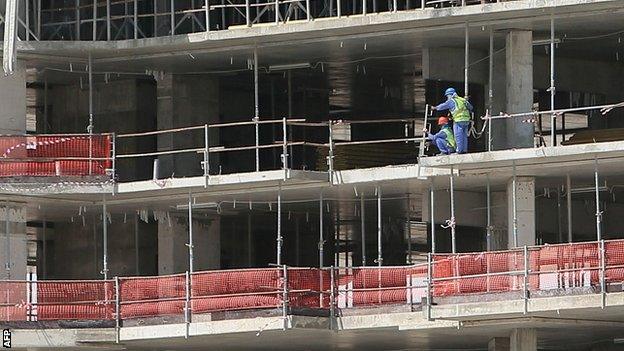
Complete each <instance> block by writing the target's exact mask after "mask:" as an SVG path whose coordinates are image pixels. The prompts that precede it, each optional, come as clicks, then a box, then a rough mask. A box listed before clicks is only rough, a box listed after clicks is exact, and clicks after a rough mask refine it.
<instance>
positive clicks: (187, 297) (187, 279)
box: [184, 271, 191, 339]
mask: <svg viewBox="0 0 624 351" xmlns="http://www.w3.org/2000/svg"><path fill="white" fill-rule="evenodd" d="M184 324H185V328H184V329H185V330H184V338H185V339H188V338H189V331H190V330H189V329H190V326H191V274H190V273H189V271H186V273H185V274H184Z"/></svg>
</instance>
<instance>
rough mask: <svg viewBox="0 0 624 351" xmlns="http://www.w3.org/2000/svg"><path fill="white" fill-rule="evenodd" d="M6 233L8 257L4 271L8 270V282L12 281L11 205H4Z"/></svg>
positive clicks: (6, 257)
mask: <svg viewBox="0 0 624 351" xmlns="http://www.w3.org/2000/svg"><path fill="white" fill-rule="evenodd" d="M4 233H5V234H6V245H5V248H6V255H5V259H6V260H5V263H4V269H5V270H6V275H7V280H11V227H10V222H9V205H8V203H7V202H5V203H4Z"/></svg>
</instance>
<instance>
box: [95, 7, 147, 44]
mask: <svg viewBox="0 0 624 351" xmlns="http://www.w3.org/2000/svg"><path fill="white" fill-rule="evenodd" d="M155 20H156V19H154V21H155ZM154 36H156V33H154ZM106 40H107V41H110V40H111V8H110V0H106Z"/></svg>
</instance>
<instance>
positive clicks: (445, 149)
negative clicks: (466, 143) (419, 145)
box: [435, 138, 455, 155]
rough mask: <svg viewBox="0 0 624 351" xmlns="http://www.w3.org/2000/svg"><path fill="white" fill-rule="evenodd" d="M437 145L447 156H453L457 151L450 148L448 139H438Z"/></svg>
mask: <svg viewBox="0 0 624 351" xmlns="http://www.w3.org/2000/svg"><path fill="white" fill-rule="evenodd" d="M435 143H436V146H437V147H438V149H439V150H440V152H441V153H443V154H445V155H448V154H452V153H453V152H455V149H453V148H452V147H450V146H448V143H447V142H446V139H442V138H436V140H435Z"/></svg>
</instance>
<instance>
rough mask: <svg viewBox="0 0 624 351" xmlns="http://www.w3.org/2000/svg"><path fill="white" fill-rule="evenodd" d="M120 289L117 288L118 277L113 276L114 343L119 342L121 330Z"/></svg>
mask: <svg viewBox="0 0 624 351" xmlns="http://www.w3.org/2000/svg"><path fill="white" fill-rule="evenodd" d="M120 292H121V289H120V288H119V277H115V343H117V344H119V341H120V335H119V334H120V331H121V296H119V294H120Z"/></svg>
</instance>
